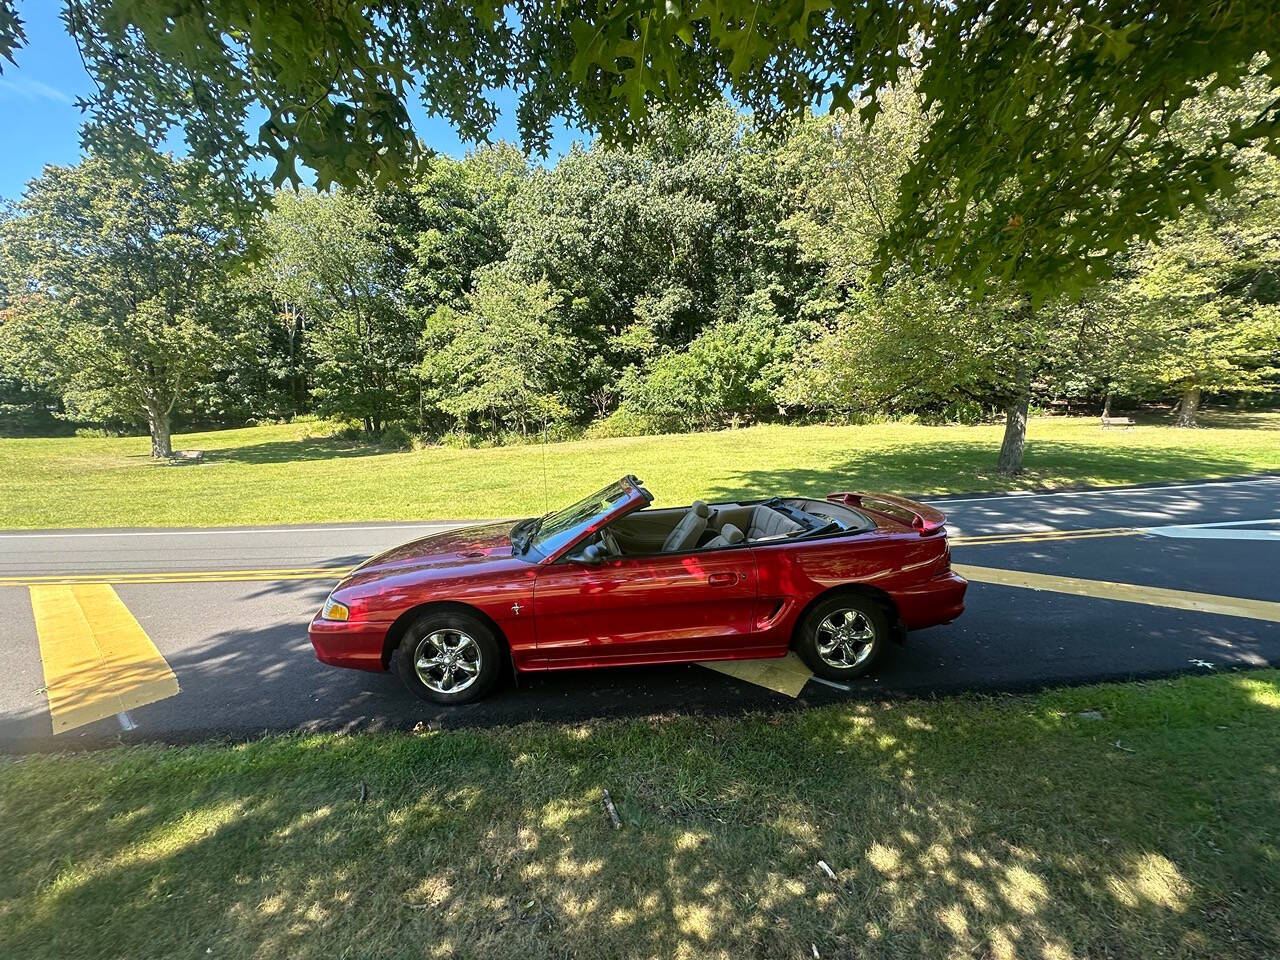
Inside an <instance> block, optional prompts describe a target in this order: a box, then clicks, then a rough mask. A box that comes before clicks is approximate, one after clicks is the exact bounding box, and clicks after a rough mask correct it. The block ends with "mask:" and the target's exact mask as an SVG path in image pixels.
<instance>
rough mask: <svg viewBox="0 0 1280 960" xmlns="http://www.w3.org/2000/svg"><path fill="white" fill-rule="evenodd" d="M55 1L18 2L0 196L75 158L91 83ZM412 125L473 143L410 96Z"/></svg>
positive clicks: (424, 136)
mask: <svg viewBox="0 0 1280 960" xmlns="http://www.w3.org/2000/svg"><path fill="white" fill-rule="evenodd" d="M60 9H61V4H59V3H55V2H53V0H27V2H20V3H19V4H18V16H20V17H21V18H22V20H23V24H24V27H25V29H26V33H27V41H28V42H27V45H26V46H25V47H23V48H22V49H21V50H19V51H18V52H17V60H18V65H17V66H16V67H14V66H12V65H11V64H9V63H7V62H6V63H5V64H4V73H3V74H0V136H3V137H4V138H5V142H4V144H3V147H0V198H4V199H15V198H17V197H18V195H19V194H21V192H22V188H23V186H24V185H25V184H26V182H27V181H28V180H30V179H32V178H33V177H38V176H39V175H40V171H41V170H42V169H44V165H45V164H47V163H55V164H73V163H75V162H76V161H77V160H78V159H79V157H80V133H79V130H80V121H81V115H80V111H79V110H77V109H76V108H75V106H74V102H75V100H76V98H77V97H81V96H87V95H88V94H89V92H90V91H92V89H93V81H92V80H91V79H90V78H89V75H88V74H87V73H85V70H84V67H83V66H82V65H81V63H80V56H79V54H78V53H77V52H76V46H75V44H74V43H73V42H72V40H71V38H70V37H69V36H67V33H66V31H65V30H64V29H63V26H62V21H61V20H60V19H59V18H58V11H59V10H60ZM495 100H496V101H497V103H498V105H499V107H500V108H501V110H502V117H501V119H500V120H499V121H498V125H497V128H496V129H495V130H494V133H493V137H494V139H505V140H512V141H515V140H516V139H517V137H516V129H515V97H514V96H513V95H512V94H510V93H509V92H500V93H499V94H497V95H496V97H495ZM409 107H410V113H411V115H412V117H413V124H414V129H415V130H416V131H417V133H418V137H419V138H420V139H421V140H422V141H423V142H424V143H426V144H427V145H428V146H430V147H433V148H435V149H436V150H439V151H441V152H443V153H449V154H452V155H454V156H461V155H462V154H463V153H465V152H466V150H467V149H468V147H470V146H472V145H471V144H466V143H463V142H461V141H460V140H459V139H458V137H457V134H455V133H454V132H453V129H452V128H451V127H450V126H449V124H448V123H446V122H445V121H443V120H440V119H438V118H435V117H428V116H427V115H426V113H425V111H423V110H422V107H421V105H420V104H418V103H417V102H416V101H415V102H413V103H411V104H410V105H409ZM580 139H585V138H584V137H583V135H582V134H581V133H580V132H577V131H570V130H568V129H567V128H565V127H563V126H562V127H560V128H558V129H557V130H555V131H554V136H553V139H552V144H551V154H550V156H549V157H548V160H549V161H554V160H555V159H556V158H557V157H558V156H560V155H561V154H562V153H564V152H566V151H567V150H568V149H569V146H570V145H571V144H572V143H573V141H574V140H580Z"/></svg>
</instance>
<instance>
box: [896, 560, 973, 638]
mask: <svg viewBox="0 0 1280 960" xmlns="http://www.w3.org/2000/svg"><path fill="white" fill-rule="evenodd" d="M968 586H969V581H967V580H965V578H964V577H962V576H960V575H959V574H958V573H947V574H943V575H942V576H940V577H934V578H933V579H932V580H929V581H926V582H925V583H922V584H920V585H919V586H915V587H909V588H907V589H906V590H900V591H895V592H894V594H893V600H894V603H896V604H897V607H898V616H899V618H900V619H901V620H902V625H903V626H904V627H906V628H907V629H908V630H920V629H923V628H924V627H932V626H936V625H937V624H939V623H950V622H951V621H952V620H954V619H955V618H956V617H958V616H960V614H962V613H964V592H965V590H966V589H968Z"/></svg>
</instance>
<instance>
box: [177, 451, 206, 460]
mask: <svg viewBox="0 0 1280 960" xmlns="http://www.w3.org/2000/svg"><path fill="white" fill-rule="evenodd" d="M170 459H172V460H173V462H174V463H200V462H201V461H202V460H204V451H203V450H175V451H173V455H172V457H171V458H170Z"/></svg>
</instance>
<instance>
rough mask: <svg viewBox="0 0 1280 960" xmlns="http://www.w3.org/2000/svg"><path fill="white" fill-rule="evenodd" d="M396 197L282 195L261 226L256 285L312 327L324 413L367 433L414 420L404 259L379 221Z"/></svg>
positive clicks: (316, 394)
mask: <svg viewBox="0 0 1280 960" xmlns="http://www.w3.org/2000/svg"><path fill="white" fill-rule="evenodd" d="M398 199H402V198H399V197H397V196H394V195H392V196H383V197H381V198H378V197H375V196H373V195H371V194H370V193H369V192H368V191H346V190H340V191H336V192H334V193H332V194H321V193H316V192H314V191H309V190H304V191H300V192H294V191H291V190H283V191H280V192H279V193H278V194H277V195H276V197H275V200H274V202H273V204H272V207H271V210H270V211H269V212H268V214H267V216H266V218H265V222H264V225H263V235H264V236H263V243H264V245H265V248H266V250H265V254H264V256H263V258H262V260H261V261H260V263H259V265H258V269H257V277H258V282H259V283H260V285H261V287H262V289H264V290H265V291H267V292H268V293H269V294H270V295H271V296H272V297H273V299H274V300H275V302H276V303H277V304H279V305H280V309H281V310H282V312H283V313H284V315H285V316H286V317H287V318H288V320H289V322H291V323H298V324H304V325H306V326H307V328H308V330H309V340H308V349H309V350H310V351H311V352H312V353H313V354H314V356H315V367H314V370H313V371H312V380H313V383H312V388H311V396H312V398H313V400H314V401H315V404H316V408H317V410H319V411H320V412H321V413H323V414H326V415H330V416H337V417H347V418H350V419H353V420H357V421H359V422H360V423H361V424H363V426H364V429H365V432H366V433H368V434H370V435H373V434H377V433H379V432H381V430H382V428H383V427H384V426H385V425H386V424H388V423H390V422H393V421H397V420H403V419H407V418H410V417H412V416H414V415H415V414H416V412H417V408H418V389H417V383H416V380H415V378H414V376H413V370H414V368H415V367H416V366H417V364H418V360H419V353H418V331H417V329H416V325H415V323H414V321H413V318H412V316H411V315H410V312H409V310H408V308H407V305H406V303H405V299H404V282H405V271H406V269H407V266H408V260H407V255H406V253H405V251H404V250H403V248H402V247H400V246H399V245H398V243H397V237H396V236H395V232H394V230H393V229H392V227H391V226H389V225H388V223H387V222H386V221H385V220H384V219H382V218H381V217H380V216H379V210H378V207H379V204H384V203H385V204H393V203H394V202H395V201H396V200H398Z"/></svg>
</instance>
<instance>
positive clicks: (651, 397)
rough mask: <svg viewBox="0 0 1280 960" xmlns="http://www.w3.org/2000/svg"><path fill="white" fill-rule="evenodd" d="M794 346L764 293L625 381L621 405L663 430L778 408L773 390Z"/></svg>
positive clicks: (710, 424)
mask: <svg viewBox="0 0 1280 960" xmlns="http://www.w3.org/2000/svg"><path fill="white" fill-rule="evenodd" d="M793 349H794V337H793V334H792V332H791V331H789V330H786V329H785V328H783V327H782V324H781V321H780V320H779V318H778V315H777V313H776V312H775V311H774V309H773V305H772V302H771V301H770V299H769V296H768V294H767V293H766V292H764V291H760V292H757V293H755V294H752V295H751V296H750V297H748V298H747V302H746V304H745V305H744V306H743V309H742V311H741V312H740V314H739V317H738V319H736V320H730V321H724V322H718V323H713V324H712V325H711V326H709V327H706V328H705V329H704V330H703V331H702V332H701V333H700V334H698V336H697V337H695V338H694V339H693V341H692V342H691V343H690V344H689V346H688V347H686V348H685V349H684V350H679V351H676V350H672V351H668V352H667V353H664V354H662V355H661V356H660V357H658V358H657V359H656V360H655V361H653V363H652V364H650V365H649V367H648V369H647V370H645V371H644V373H643V374H641V375H639V376H635V377H630V378H628V379H627V381H625V382H624V384H623V392H624V399H623V404H622V406H623V407H624V408H629V409H630V410H631V411H632V416H633V417H635V418H637V419H636V420H635V421H634V423H636V424H638V423H640V422H643V421H645V420H648V421H650V422H651V423H652V424H653V425H654V426H655V427H658V428H661V429H660V430H652V429H651V430H647V431H646V432H649V433H653V432H661V430H713V429H716V428H717V427H724V426H729V425H730V424H735V425H738V424H741V423H744V422H747V423H749V422H751V421H753V420H757V419H760V418H761V417H762V416H765V415H768V414H770V413H773V412H775V411H776V409H777V408H776V404H775V402H774V400H773V391H774V389H775V388H776V386H777V384H778V381H779V380H780V379H781V376H782V373H783V370H784V369H785V364H786V361H787V359H788V358H789V357H790V355H791V353H792V352H793Z"/></svg>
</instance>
